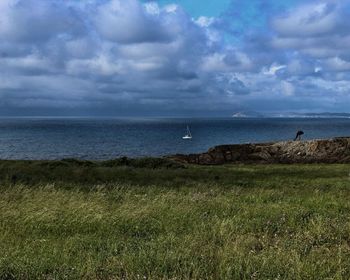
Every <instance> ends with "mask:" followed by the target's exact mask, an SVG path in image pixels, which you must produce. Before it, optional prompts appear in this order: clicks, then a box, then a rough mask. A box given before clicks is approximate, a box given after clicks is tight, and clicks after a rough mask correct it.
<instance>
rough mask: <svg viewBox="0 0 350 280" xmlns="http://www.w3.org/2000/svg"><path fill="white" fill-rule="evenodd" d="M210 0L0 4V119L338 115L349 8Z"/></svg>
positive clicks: (22, 0) (348, 56)
mask: <svg viewBox="0 0 350 280" xmlns="http://www.w3.org/2000/svg"><path fill="white" fill-rule="evenodd" d="M222 1H223V2H222V5H221V6H220V7H221V8H220V9H222V11H221V12H219V9H218V10H217V11H216V12H215V15H212V14H210V7H209V6H208V7H201V9H198V10H197V12H196V13H195V14H193V13H191V11H193V10H196V9H195V8H196V7H195V6H192V7H190V8H189V7H187V9H186V7H183V6H182V5H181V2H180V1H179V0H178V1H176V0H174V1H142V2H141V1H139V0H103V1H102V0H88V1H79V0H66V1H62V0H49V1H46V0H2V1H1V2H0V69H1V70H0V71H1V73H0V74H1V75H0V115H26V114H30V115H41V114H45V115H50V114H52V115H57V114H70V115H130V116H133V115H134V116H138V115H217V116H225V115H230V114H231V113H233V112H234V111H237V110H252V111H259V112H260V111H264V112H266V111H271V112H286V111H289V112H296V111H300V112H321V111H330V112H340V111H341V112H349V109H348V104H349V101H350V48H349V47H350V20H349V19H350V17H349V15H350V1H348V0H342V1H337V0H328V1H298V0H294V1H292V0H290V1H284V2H283V4H281V3H279V2H280V1H273V0H268V1H266V0H265V1H262V0H252V1H249V2H247V1H244V2H243V1H238V0H230V1H228V0H222ZM219 2H220V1H219ZM203 5H204V6H205V4H203ZM198 11H203V15H200V16H199V15H198Z"/></svg>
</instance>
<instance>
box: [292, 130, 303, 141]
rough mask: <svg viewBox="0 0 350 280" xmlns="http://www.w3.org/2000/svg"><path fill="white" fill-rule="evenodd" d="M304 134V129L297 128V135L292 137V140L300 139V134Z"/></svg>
mask: <svg viewBox="0 0 350 280" xmlns="http://www.w3.org/2000/svg"><path fill="white" fill-rule="evenodd" d="M303 134H304V131H302V130H298V132H297V135H296V136H295V138H294V141H297V140H301V135H303Z"/></svg>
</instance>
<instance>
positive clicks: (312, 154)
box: [170, 137, 350, 165]
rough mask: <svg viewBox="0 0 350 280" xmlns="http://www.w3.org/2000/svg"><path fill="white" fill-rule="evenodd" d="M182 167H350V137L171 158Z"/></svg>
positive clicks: (225, 147)
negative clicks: (256, 164)
mask: <svg viewBox="0 0 350 280" xmlns="http://www.w3.org/2000/svg"><path fill="white" fill-rule="evenodd" d="M170 158H171V159H174V160H176V161H179V162H182V163H191V164H201V165H219V164H224V163H350V137H341V138H334V139H329V140H310V141H285V142H272V143H258V144H236V145H221V146H216V147H214V148H210V149H209V150H208V152H206V153H202V154H191V155H174V156H171V157H170Z"/></svg>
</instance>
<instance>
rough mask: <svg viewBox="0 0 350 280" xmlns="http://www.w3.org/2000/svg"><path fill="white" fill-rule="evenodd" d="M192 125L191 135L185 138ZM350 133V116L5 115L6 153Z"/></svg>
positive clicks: (147, 152)
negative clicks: (110, 116) (40, 116)
mask: <svg viewBox="0 0 350 280" xmlns="http://www.w3.org/2000/svg"><path fill="white" fill-rule="evenodd" d="M187 126H189V128H190V131H191V133H192V137H193V138H192V139H191V140H183V139H182V137H183V136H184V135H185V134H186V132H187ZM298 130H302V131H304V133H305V134H304V135H303V139H324V138H332V137H343V136H350V119H349V118H0V159H26V160H28V159H49V160H53V159H63V158H77V159H88V160H107V159H113V158H118V157H123V156H127V157H148V156H165V155H172V154H177V153H184V154H189V153H199V152H204V151H207V150H208V149H209V148H210V147H213V146H216V145H222V144H238V143H255V142H270V141H281V140H292V139H293V138H294V137H295V134H296V132H297V131H298Z"/></svg>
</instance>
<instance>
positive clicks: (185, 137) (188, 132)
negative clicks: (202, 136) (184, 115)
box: [182, 126, 192, 140]
mask: <svg viewBox="0 0 350 280" xmlns="http://www.w3.org/2000/svg"><path fill="white" fill-rule="evenodd" d="M182 139H184V140H188V139H192V134H191V131H190V128H189V127H188V126H187V134H186V135H185V136H183V137H182Z"/></svg>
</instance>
